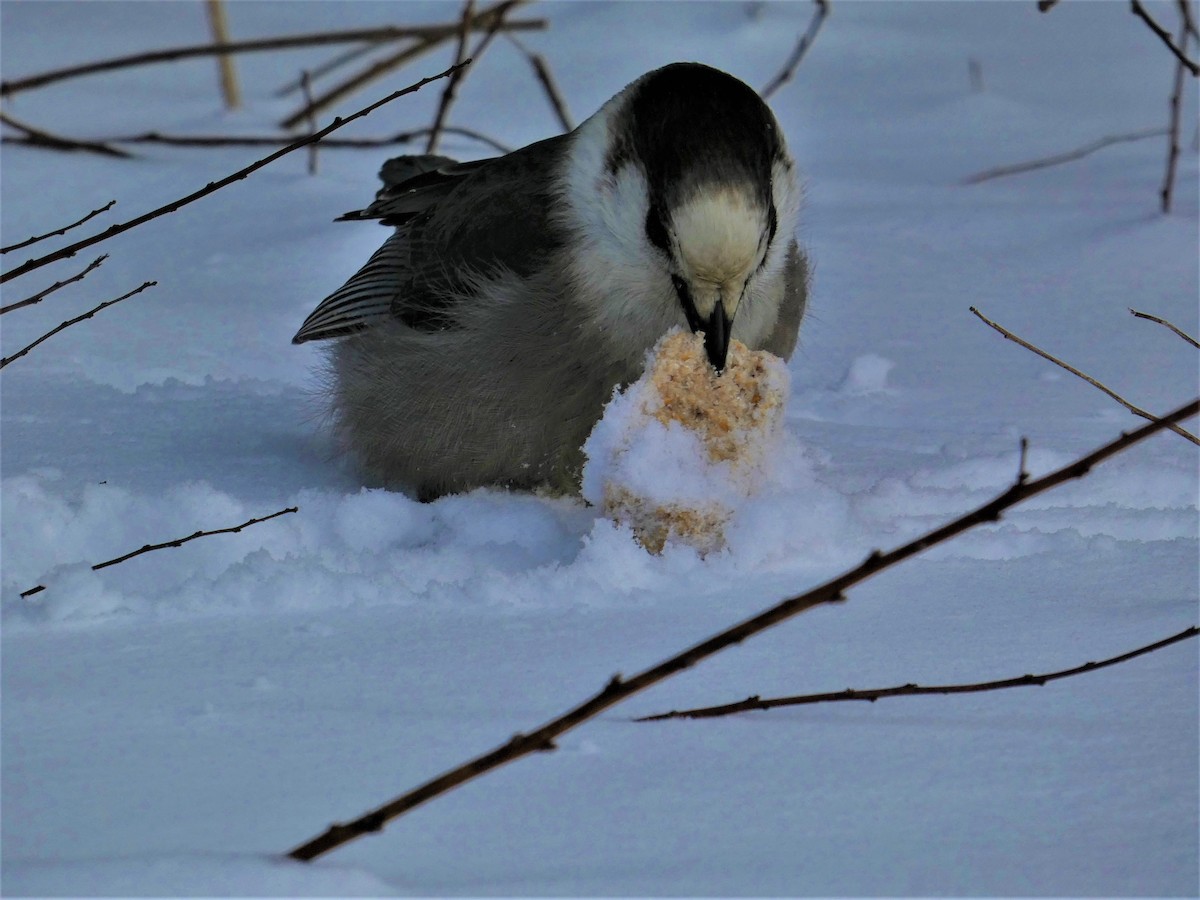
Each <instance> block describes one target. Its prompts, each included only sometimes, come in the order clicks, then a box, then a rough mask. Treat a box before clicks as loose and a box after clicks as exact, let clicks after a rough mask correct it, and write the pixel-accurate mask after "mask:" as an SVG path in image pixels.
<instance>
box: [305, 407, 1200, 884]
mask: <svg viewBox="0 0 1200 900" xmlns="http://www.w3.org/2000/svg"><path fill="white" fill-rule="evenodd" d="M1197 412H1200V399H1196V400H1193V401H1192V402H1191V403H1189V404H1187V405H1186V406H1183V407H1181V408H1180V409H1177V410H1175V411H1174V412H1172V413H1169V414H1168V415H1166V416H1164V417H1163V418H1162V419H1161V420H1159V421H1155V422H1151V423H1150V424H1148V425H1143V426H1142V427H1141V428H1139V429H1137V430H1136V431H1133V432H1130V433H1128V434H1122V435H1121V436H1120V437H1119V438H1117V439H1115V440H1113V441H1110V442H1109V443H1107V444H1105V445H1104V446H1102V447H1099V448H1097V449H1096V450H1093V451H1092V452H1091V453H1089V454H1087V455H1085V456H1082V457H1080V458H1079V459H1077V460H1075V461H1074V462H1073V463H1071V464H1069V465H1066V466H1063V467H1062V468H1061V469H1057V470H1055V471H1053V472H1050V473H1049V474H1047V475H1043V476H1042V477H1041V478H1035V479H1032V480H1025V481H1022V480H1020V479H1018V480H1017V481H1015V482H1014V483H1013V484H1012V485H1010V486H1009V488H1008V489H1007V490H1006V491H1004V492H1003V493H1001V494H999V495H998V496H996V497H995V498H994V499H992V500H991V501H989V502H987V503H985V504H983V505H982V506H980V507H978V508H976V509H974V510H972V511H971V512H968V513H965V514H964V515H962V516H960V517H959V518H957V519H955V520H953V521H952V522H949V523H947V524H945V525H943V526H941V527H940V528H937V529H935V530H933V531H931V532H929V533H928V534H925V535H922V536H921V537H919V538H917V539H916V540H913V541H909V542H908V543H907V544H904V545H902V546H900V547H897V548H896V549H894V550H891V551H889V552H887V553H883V552H880V551H879V550H875V551H873V552H872V553H871V554H870V555H869V556H868V557H867V558H866V560H864V561H863V562H862V564H860V565H859V566H856V567H855V568H853V569H850V570H849V571H847V572H845V573H843V574H842V575H839V576H838V577H836V578H834V579H832V580H831V581H827V582H825V583H824V584H822V585H820V586H818V587H815V588H813V589H812V590H810V591H808V592H806V593H803V594H799V595H797V596H795V597H791V598H789V599H787V600H784V601H782V602H781V603H778V604H776V605H775V606H772V607H770V608H769V609H767V610H764V611H763V612H761V613H759V614H758V615H756V616H753V617H752V618H749V619H746V620H745V621H743V622H741V623H739V624H737V625H734V626H733V627H731V628H728V629H726V630H725V631H722V632H721V633H720V634H716V635H713V636H712V637H710V638H708V639H707V640H705V641H702V642H700V643H699V644H696V645H695V646H693V647H690V648H688V649H687V650H684V651H683V652H681V653H678V654H676V655H675V656H672V657H671V658H670V659H667V660H664V661H663V662H661V663H659V664H658V665H656V666H652V667H651V668H649V669H646V670H645V671H643V672H640V673H638V674H637V675H635V676H633V677H632V678H628V679H623V678H622V677H621V676H620V675H615V676H613V678H612V680H611V681H610V682H609V683H608V684H607V686H605V687H604V689H603V690H601V691H600V692H599V693H598V694H596V695H595V696H593V697H591V698H590V699H588V700H585V701H584V702H583V703H581V704H579V705H578V706H576V707H575V708H574V709H571V710H569V711H567V712H565V713H563V714H562V715H560V716H558V717H557V718H555V719H552V720H551V721H549V722H547V723H546V724H544V725H542V726H541V727H539V728H537V729H536V730H535V731H532V732H530V733H528V734H520V733H518V734H516V735H514V736H513V737H512V738H511V739H510V740H509V741H507V742H506V743H504V744H501V745H500V746H499V747H496V748H495V749H494V750H491V751H489V752H487V753H485V754H483V755H482V756H477V757H475V758H474V759H472V760H469V761H467V762H465V763H463V764H462V765H460V766H457V767H455V768H453V769H451V770H449V771H447V772H445V773H443V774H441V775H439V776H437V777H436V778H434V779H432V780H430V781H427V782H425V783H424V784H422V785H420V786H418V787H416V788H414V789H412V790H411V791H408V792H407V793H405V794H402V795H400V796H399V797H396V798H395V799H393V800H390V801H388V802H387V803H385V804H384V805H383V806H380V807H378V808H377V809H374V810H372V811H371V812H368V813H366V814H365V815H363V816H360V817H359V818H357V819H355V820H354V821H352V822H348V823H345V824H341V823H339V824H334V825H331V826H330V827H329V828H328V829H327V830H326V831H325V832H323V833H322V834H320V835H318V836H317V837H315V838H313V839H312V840H309V841H306V842H305V843H303V844H301V845H299V846H298V847H295V848H293V849H292V850H291V851H290V852H289V853H288V856H289V857H291V858H292V859H297V860H301V861H308V860H311V859H315V858H316V857H318V856H320V855H322V854H324V853H328V852H329V851H330V850H333V849H335V848H336V847H340V846H341V845H342V844H345V843H347V842H348V841H352V840H354V839H355V838H357V837H361V836H362V835H364V834H369V833H371V832H377V831H381V830H382V829H383V827H384V825H386V824H387V822H388V821H390V820H391V819H394V818H396V817H397V816H400V815H403V814H404V813H406V812H408V811H409V810H411V809H414V808H416V807H417V806H420V805H421V804H422V803H425V802H426V801H428V800H432V799H433V798H434V797H438V796H440V795H441V794H444V793H446V792H447V791H449V790H452V789H453V788H456V787H458V786H459V785H461V784H464V783H466V782H468V781H471V780H473V779H475V778H478V777H479V776H481V775H483V774H485V773H486V772H490V771H491V770H493V769H496V768H499V767H500V766H503V765H506V764H507V763H510V762H513V761H514V760H517V759H520V758H521V757H524V756H528V755H529V754H532V753H536V752H539V751H545V750H553V749H554V747H555V744H554V739H555V738H556V737H558V736H559V735H562V734H564V733H566V732H568V731H570V730H571V729H573V728H575V727H577V726H578V725H581V724H582V723H584V722H586V721H588V720H589V719H592V718H595V717H596V716H597V715H599V714H600V713H601V712H603V711H604V710H606V709H608V708H609V707H612V706H615V705H616V704H618V703H620V702H621V701H623V700H625V699H627V698H629V697H631V696H633V695H634V694H636V693H638V692H639V691H643V690H645V689H646V688H648V687H650V686H651V685H654V684H657V683H658V682H660V681H664V680H665V679H667V678H670V677H671V676H672V675H675V674H677V673H679V672H682V671H684V670H685V669H688V668H690V667H692V666H694V665H696V664H697V663H698V662H700V661H702V660H704V659H707V658H708V657H710V656H712V655H714V654H716V653H718V652H720V651H721V650H724V649H725V648H727V647H730V646H733V645H735V644H739V643H741V642H742V641H744V640H746V639H747V638H749V637H753V636H754V635H756V634H759V633H760V632H763V631H766V630H767V629H769V628H771V627H772V626H774V625H778V624H779V623H780V622H783V621H785V620H787V619H790V618H792V617H793V616H796V615H799V614H800V613H802V612H805V611H807V610H810V609H814V608H816V607H818V606H824V605H827V604H832V603H840V602H843V601H845V599H846V595H845V592H846V591H847V590H848V589H850V588H851V587H853V586H855V585H857V584H859V583H860V582H863V581H866V580H867V579H869V578H871V577H872V576H874V575H877V574H878V573H879V572H881V571H883V570H884V569H887V568H889V567H891V566H894V565H896V564H897V563H900V562H902V561H903V560H905V559H908V558H909V557H912V556H915V555H917V554H918V553H921V552H922V551H924V550H927V549H929V548H930V547H933V546H935V545H936V544H940V543H942V542H944V541H947V540H950V539H951V538H953V537H955V536H957V535H959V534H961V533H962V532H964V531H967V530H969V529H971V528H974V527H975V526H977V525H982V524H985V523H989V522H995V521H997V520H999V519H1000V517H1001V516H1002V515H1003V513H1004V511H1005V510H1007V509H1009V508H1010V507H1012V506H1016V505H1017V504H1018V503H1021V502H1023V501H1025V500H1027V499H1029V498H1030V497H1033V496H1035V495H1037V494H1040V493H1042V492H1044V491H1048V490H1050V489H1051V488H1053V487H1057V486H1058V485H1060V484H1063V483H1064V482H1067V481H1070V480H1072V479H1076V478H1082V477H1083V476H1084V475H1086V474H1087V473H1088V472H1089V471H1090V470H1091V469H1092V468H1093V467H1094V466H1096V465H1098V464H1099V463H1101V462H1103V461H1104V460H1106V459H1108V458H1109V457H1111V456H1114V455H1116V454H1118V453H1120V452H1121V451H1123V450H1125V449H1127V448H1129V447H1131V446H1133V445H1134V444H1136V443H1138V442H1139V441H1142V440H1144V439H1146V438H1147V437H1149V436H1150V435H1152V434H1155V433H1156V432H1158V431H1161V430H1162V429H1163V428H1166V427H1168V425H1170V424H1174V423H1175V422H1178V421H1180V420H1182V419H1186V418H1190V417H1191V416H1194V415H1196V413H1197Z"/></svg>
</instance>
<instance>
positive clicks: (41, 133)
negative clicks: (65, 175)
mask: <svg viewBox="0 0 1200 900" xmlns="http://www.w3.org/2000/svg"><path fill="white" fill-rule="evenodd" d="M0 122H3V123H4V124H5V125H9V126H11V127H13V128H16V129H17V130H18V131H22V132H24V134H25V137H26V140H27V141H28V143H30V144H36V145H38V146H40V147H48V148H50V149H52V150H65V151H68V152H71V153H80V152H82V153H99V154H100V155H101V156H115V157H118V158H120V159H132V158H133V154H132V153H130V152H129V151H127V150H122V149H120V148H119V147H110V146H108V145H107V144H100V143H97V142H96V141H81V140H78V139H76V138H68V137H63V136H62V135H59V134H51V133H50V132H49V131H46V130H45V129H42V128H37V127H35V126H33V125H29V124H26V123H25V122H21V121H19V120H18V119H14V118H13V117H12V116H11V115H9V114H8V113H6V112H3V111H0Z"/></svg>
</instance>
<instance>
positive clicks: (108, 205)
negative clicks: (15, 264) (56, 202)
mask: <svg viewBox="0 0 1200 900" xmlns="http://www.w3.org/2000/svg"><path fill="white" fill-rule="evenodd" d="M116 202H117V201H116V200H109V201H108V202H107V203H105V204H104V205H103V206H102V207H100V208H99V209H93V210H92V211H91V212H90V213H88V214H87V215H86V216H84V217H83V218H82V219H80V220H79V221H78V222H72V223H71V224H70V225H64V226H63V227H62V228H59V229H58V230H56V231H47V232H46V233H45V234H37V235H34V236H33V237H31V238H26V239H25V240H23V241H21V243H19V244H9V245H8V246H7V247H0V256H3V255H4V254H5V253H8V252H9V251H11V250H24V249H25V248H26V247H28V246H30V245H31V244H36V243H38V241H44V240H46V239H47V238H52V237H61V236H62V235H64V234H66V233H67V232H68V231H70V230H71V229H72V228H78V227H79V226H80V225H82V224H83V223H84V222H87V221H88V220H90V219H94V218H95V217H96V216H98V215H100V213H104V212H108V211H109V210H110V209H112V208H113V206H114V205H115V204H116Z"/></svg>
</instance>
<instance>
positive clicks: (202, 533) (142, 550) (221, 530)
mask: <svg viewBox="0 0 1200 900" xmlns="http://www.w3.org/2000/svg"><path fill="white" fill-rule="evenodd" d="M299 508H300V507H298V506H289V507H288V508H287V509H281V510H279V512H273V513H271V514H270V515H269V516H262V517H261V518H258V519H251V520H249V521H248V522H243V523H242V524H241V525H234V526H232V527H230V528H217V529H215V530H213V531H197V532H195V533H194V534H189V535H188V536H187V537H182V538H176V539H175V540H173V541H165V542H163V543H161V544H146V545H145V546H144V547H139V548H138V549H137V550H134V551H132V552H130V553H126V554H125V555H124V556H118V557H116V558H115V559H106V560H105V561H104V562H102V563H96V564H95V565H94V566H92V571H93V572H98V571H100V570H101V569H106V568H108V567H109V566H115V565H116V564H117V563H123V562H125V560H127V559H133V557H135V556H141V555H142V554H143V553H149V552H151V551H152V550H165V549H167V548H168V547H182V546H183V545H184V544H186V543H187V542H188V541H194V540H196V538H202V537H211V536H212V535H214V534H237V533H238V532H240V531H241V530H242V529H243V528H249V527H250V526H251V525H257V524H258V523H259V522H266V521H267V520H268V519H274V518H276V517H278V516H282V515H286V514H287V513H294V512H296V511H297V510H298V509H299ZM45 589H46V586H45V585H44V584H39V585H37V586H36V587H31V588H30V589H29V590H27V591H21V596H22V597H32V596H33V595H34V594H40V593H41V592H42V591H44V590H45Z"/></svg>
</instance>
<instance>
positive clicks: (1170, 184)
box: [1158, 3, 1190, 215]
mask: <svg viewBox="0 0 1200 900" xmlns="http://www.w3.org/2000/svg"><path fill="white" fill-rule="evenodd" d="M1184 8H1185V9H1186V8H1187V5H1186V3H1185V4H1184ZM1189 37H1190V34H1189V32H1188V22H1187V19H1186V18H1184V17H1182V16H1181V17H1180V22H1179V46H1180V47H1182V48H1183V49H1184V51H1186V50H1187V43H1188V39H1189ZM1182 98H1183V63H1181V62H1180V63H1176V64H1175V86H1174V89H1173V90H1172V91H1171V117H1170V120H1169V121H1170V124H1169V126H1168V129H1169V131H1170V134H1169V136H1168V137H1167V170H1166V172H1164V173H1163V184H1162V188H1161V189H1160V190H1159V192H1158V196H1159V198H1160V203H1159V206H1160V208H1161V209H1162V211H1163V214H1164V215H1166V214H1167V213H1169V212H1170V211H1171V192H1172V189H1173V188H1174V187H1175V164H1176V163H1177V162H1178V160H1179V119H1180V114H1179V106H1180V101H1181V100H1182Z"/></svg>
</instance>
